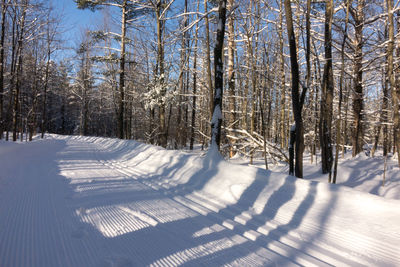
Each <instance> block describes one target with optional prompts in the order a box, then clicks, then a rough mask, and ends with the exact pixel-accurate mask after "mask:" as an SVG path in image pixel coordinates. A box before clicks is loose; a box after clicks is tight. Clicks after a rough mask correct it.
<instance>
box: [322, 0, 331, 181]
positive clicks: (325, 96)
mask: <svg viewBox="0 0 400 267" xmlns="http://www.w3.org/2000/svg"><path fill="white" fill-rule="evenodd" d="M325 3H326V12H325V66H324V76H323V82H322V95H321V115H320V124H319V134H320V142H321V163H322V173H329V182H331V169H332V163H333V155H332V140H331V135H332V134H331V131H332V107H333V70H332V17H333V0H326V2H325Z"/></svg>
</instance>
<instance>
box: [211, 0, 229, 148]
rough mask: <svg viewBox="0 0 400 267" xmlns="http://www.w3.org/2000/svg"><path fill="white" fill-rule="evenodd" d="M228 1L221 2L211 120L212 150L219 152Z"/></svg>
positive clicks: (215, 51) (219, 5)
mask: <svg viewBox="0 0 400 267" xmlns="http://www.w3.org/2000/svg"><path fill="white" fill-rule="evenodd" d="M226 1H227V0H219V4H218V28H217V38H216V43H215V48H214V75H215V76H214V80H215V91H214V108H213V116H212V118H211V148H213V149H214V148H217V149H218V150H219V146H220V140H221V123H222V94H223V86H224V81H223V74H224V63H223V61H222V53H223V48H224V34H225V21H226Z"/></svg>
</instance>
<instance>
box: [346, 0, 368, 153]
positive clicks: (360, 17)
mask: <svg viewBox="0 0 400 267" xmlns="http://www.w3.org/2000/svg"><path fill="white" fill-rule="evenodd" d="M364 7H365V0H358V4H357V10H356V11H355V12H351V14H352V16H353V18H354V21H355V43H354V55H355V57H354V92H353V115H354V124H353V133H352V145H353V157H354V156H356V155H357V154H358V153H360V152H361V151H362V142H363V129H362V119H363V115H362V112H363V84H362V82H363V69H362V60H363V51H362V49H363V25H364ZM350 10H351V9H350Z"/></svg>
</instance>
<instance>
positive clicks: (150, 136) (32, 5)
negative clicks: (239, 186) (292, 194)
mask: <svg viewBox="0 0 400 267" xmlns="http://www.w3.org/2000/svg"><path fill="white" fill-rule="evenodd" d="M74 4H75V5H76V7H77V8H81V9H90V10H92V11H93V12H98V13H101V14H102V16H103V23H102V24H101V25H90V27H88V28H87V30H84V31H83V32H82V36H80V38H78V39H79V43H78V44H77V45H76V46H75V47H74V53H73V57H72V58H69V59H68V60H59V59H57V58H60V57H57V58H55V57H54V56H53V54H54V53H57V54H62V51H63V47H64V45H63V44H65V43H64V42H63V40H62V39H61V36H62V34H61V32H62V28H63V26H64V25H62V20H58V19H56V18H58V17H60V16H56V15H55V14H56V13H57V10H55V9H54V8H52V7H51V6H49V3H48V2H47V1H37V0H2V17H1V18H2V20H1V28H2V31H1V40H0V41H1V44H0V45H1V51H0V57H1V58H0V60H1V62H2V64H1V68H0V90H1V91H0V96H1V99H0V105H1V108H0V111H1V114H0V122H1V124H0V127H1V129H0V130H1V132H5V133H6V135H7V136H6V138H8V133H9V132H10V133H12V134H13V139H14V140H15V139H16V138H17V136H18V134H20V133H22V132H27V133H29V135H28V136H32V135H34V134H35V133H37V132H40V133H44V132H46V131H48V132H55V133H62V134H82V135H101V136H115V137H118V138H124V139H138V140H141V141H144V142H149V143H152V144H157V145H161V146H164V147H169V148H175V149H179V148H183V147H187V146H188V147H190V148H193V146H194V145H196V144H199V145H201V146H202V147H206V146H208V144H209V143H210V138H211V127H210V126H211V125H210V122H213V123H215V122H217V121H218V118H221V119H222V121H221V122H222V125H221V135H220V137H219V139H218V140H219V141H220V150H221V152H222V153H224V154H226V155H230V156H233V155H234V154H236V153H240V154H241V155H245V156H248V157H249V158H250V159H251V160H252V158H253V157H254V156H255V155H257V154H258V153H261V154H262V155H265V157H266V158H267V157H268V160H270V161H278V160H288V161H289V160H290V159H291V158H294V160H293V164H294V165H293V166H292V168H291V171H292V172H293V173H294V174H295V175H296V176H298V177H301V176H302V175H303V174H302V160H303V159H302V155H303V151H304V149H306V150H308V151H309V152H310V154H311V155H312V156H311V160H315V156H316V154H317V151H321V157H322V166H323V168H322V170H323V172H325V173H331V172H332V171H333V170H334V167H335V161H334V159H335V158H336V159H337V158H338V157H339V156H340V154H339V152H340V153H341V154H343V155H344V153H346V150H347V149H350V148H351V149H352V153H353V156H356V155H357V154H358V153H360V152H362V151H363V150H367V151H368V152H369V153H371V154H372V155H374V153H375V151H376V150H377V149H378V148H380V149H382V150H383V154H384V155H385V156H386V155H387V154H388V153H394V152H399V149H398V147H399V144H400V129H399V127H400V119H399V97H400V81H399V78H400V68H399V55H400V46H399V40H398V39H399V38H398V28H399V23H400V14H399V3H398V1H396V2H395V3H393V0H385V1H373V0H344V1H333V0H324V1H311V0H306V1H289V0H218V1H207V0H184V1H172V0H108V1H99V0H76V1H75V3H74ZM224 5H226V6H225V7H226V13H225V22H226V24H225V27H224V32H222V38H223V39H222V40H223V43H222V44H223V45H222V48H221V46H220V45H218V42H217V41H216V40H217V37H218V36H217V35H218V32H219V31H220V30H221V29H222V28H221V27H222V24H221V22H222V20H221V18H222V17H221V15H222V13H221V10H222V9H221V8H222V7H223V6H224ZM225 22H224V23H225ZM65 54H68V53H67V52H66V53H65ZM218 58H220V62H219V61H218V60H217V61H218V62H217V61H216V59H218ZM214 63H217V64H214ZM218 63H221V64H218ZM218 66H219V67H218ZM221 66H223V69H222V70H221V69H220V68H221ZM219 71H222V74H223V75H222V76H223V77H220V76H221V75H216V74H218V72H219ZM219 78H221V79H222V78H224V79H223V80H218V79H219ZM220 82H222V88H221V89H223V90H220V92H221V94H220V95H219V94H217V95H215V92H216V91H215V90H214V89H215V87H216V86H217V85H218V84H219V83H220ZM215 83H217V84H215ZM222 92H223V93H222ZM219 97H220V99H221V100H218V99H219ZM214 99H217V101H221V104H222V108H221V111H220V113H221V114H218V110H217V112H214V106H215V105H214ZM213 112H214V118H213ZM219 115H221V116H219ZM291 130H292V131H291ZM290 137H292V140H290ZM398 140H399V141H398ZM333 147H336V148H337V149H336V151H337V154H336V155H333V152H334V151H335V149H333ZM291 149H292V153H289V154H287V153H288V151H289V150H291ZM288 155H292V157H288ZM266 163H267V161H266ZM332 181H333V182H334V179H333V180H332Z"/></svg>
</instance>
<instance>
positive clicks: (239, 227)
mask: <svg viewBox="0 0 400 267" xmlns="http://www.w3.org/2000/svg"><path fill="white" fill-rule="evenodd" d="M368 160H369V158H359V159H356V160H354V161H353V160H344V161H343V162H341V164H340V172H339V175H342V176H343V178H342V176H340V177H338V181H340V182H343V181H354V183H357V180H354V179H353V178H352V177H359V176H362V175H364V174H368V175H369V176H370V177H375V176H378V177H379V176H380V173H379V172H378V171H377V169H376V165H374V163H377V162H378V161H379V160H380V158H379V157H377V158H374V159H371V160H370V161H368ZM365 161H366V162H365ZM361 162H364V163H363V164H364V165H362V167H363V168H362V169H359V170H358V169H355V168H357V167H360V165H357V164H362V163H361ZM342 166H343V168H342ZM309 167H310V168H312V165H310V166H309ZM392 167H393V168H392ZM351 168H354V169H352V170H351ZM309 170H311V169H309ZM374 171H375V172H374ZM395 172H398V169H396V168H395V167H394V166H393V165H392V163H390V164H388V175H387V182H388V185H391V186H392V188H393V189H390V190H391V191H396V190H397V191H400V189H399V187H398V185H399V184H400V183H399V180H398V179H397V180H396V179H392V177H393V175H394V176H395ZM304 173H305V174H306V173H307V165H305V171H304ZM310 179H311V178H310ZM312 179H314V180H315V179H319V178H318V176H317V175H316V174H315V176H313V177H312ZM320 179H321V181H322V179H325V177H320ZM365 179H367V180H373V179H374V178H365ZM349 186H351V184H346V186H344V185H331V184H327V183H326V182H325V181H324V182H318V181H309V180H306V179H296V178H294V177H292V176H288V175H286V174H285V173H279V172H271V171H266V170H262V169H260V168H257V167H252V166H241V165H239V164H232V163H230V162H227V161H225V160H223V159H222V158H221V157H220V156H219V153H217V151H209V152H208V153H206V154H204V155H194V154H191V153H187V152H177V151H172V150H165V149H163V148H160V147H155V146H151V145H146V144H142V143H138V142H134V141H126V140H125V141H121V140H117V139H107V138H97V137H77V136H58V135H48V136H46V138H45V139H44V140H40V139H35V141H33V142H30V143H11V142H4V141H0V215H1V216H0V240H1V242H0V266H146V265H152V266H166V265H168V266H171V265H172V266H175V265H182V264H185V265H189V266H199V265H211V266H221V265H233V266H261V265H264V266H265V265H273V264H274V265H278V266H293V265H305V266H325V265H336V266H346V265H347V266H359V265H369V266H371V265H372V266H396V265H399V264H400V256H399V255H400V253H399V247H400V223H399V222H400V209H399V207H400V200H399V197H396V196H398V195H397V194H396V193H390V194H389V193H384V192H382V194H383V195H384V196H385V197H381V196H377V195H373V194H370V193H366V192H362V191H361V190H362V188H359V187H358V185H356V184H353V187H354V188H351V187H349ZM388 190H389V189H388ZM389 195H390V196H391V197H389ZM391 198H392V199H391ZM396 198H397V199H396Z"/></svg>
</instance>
